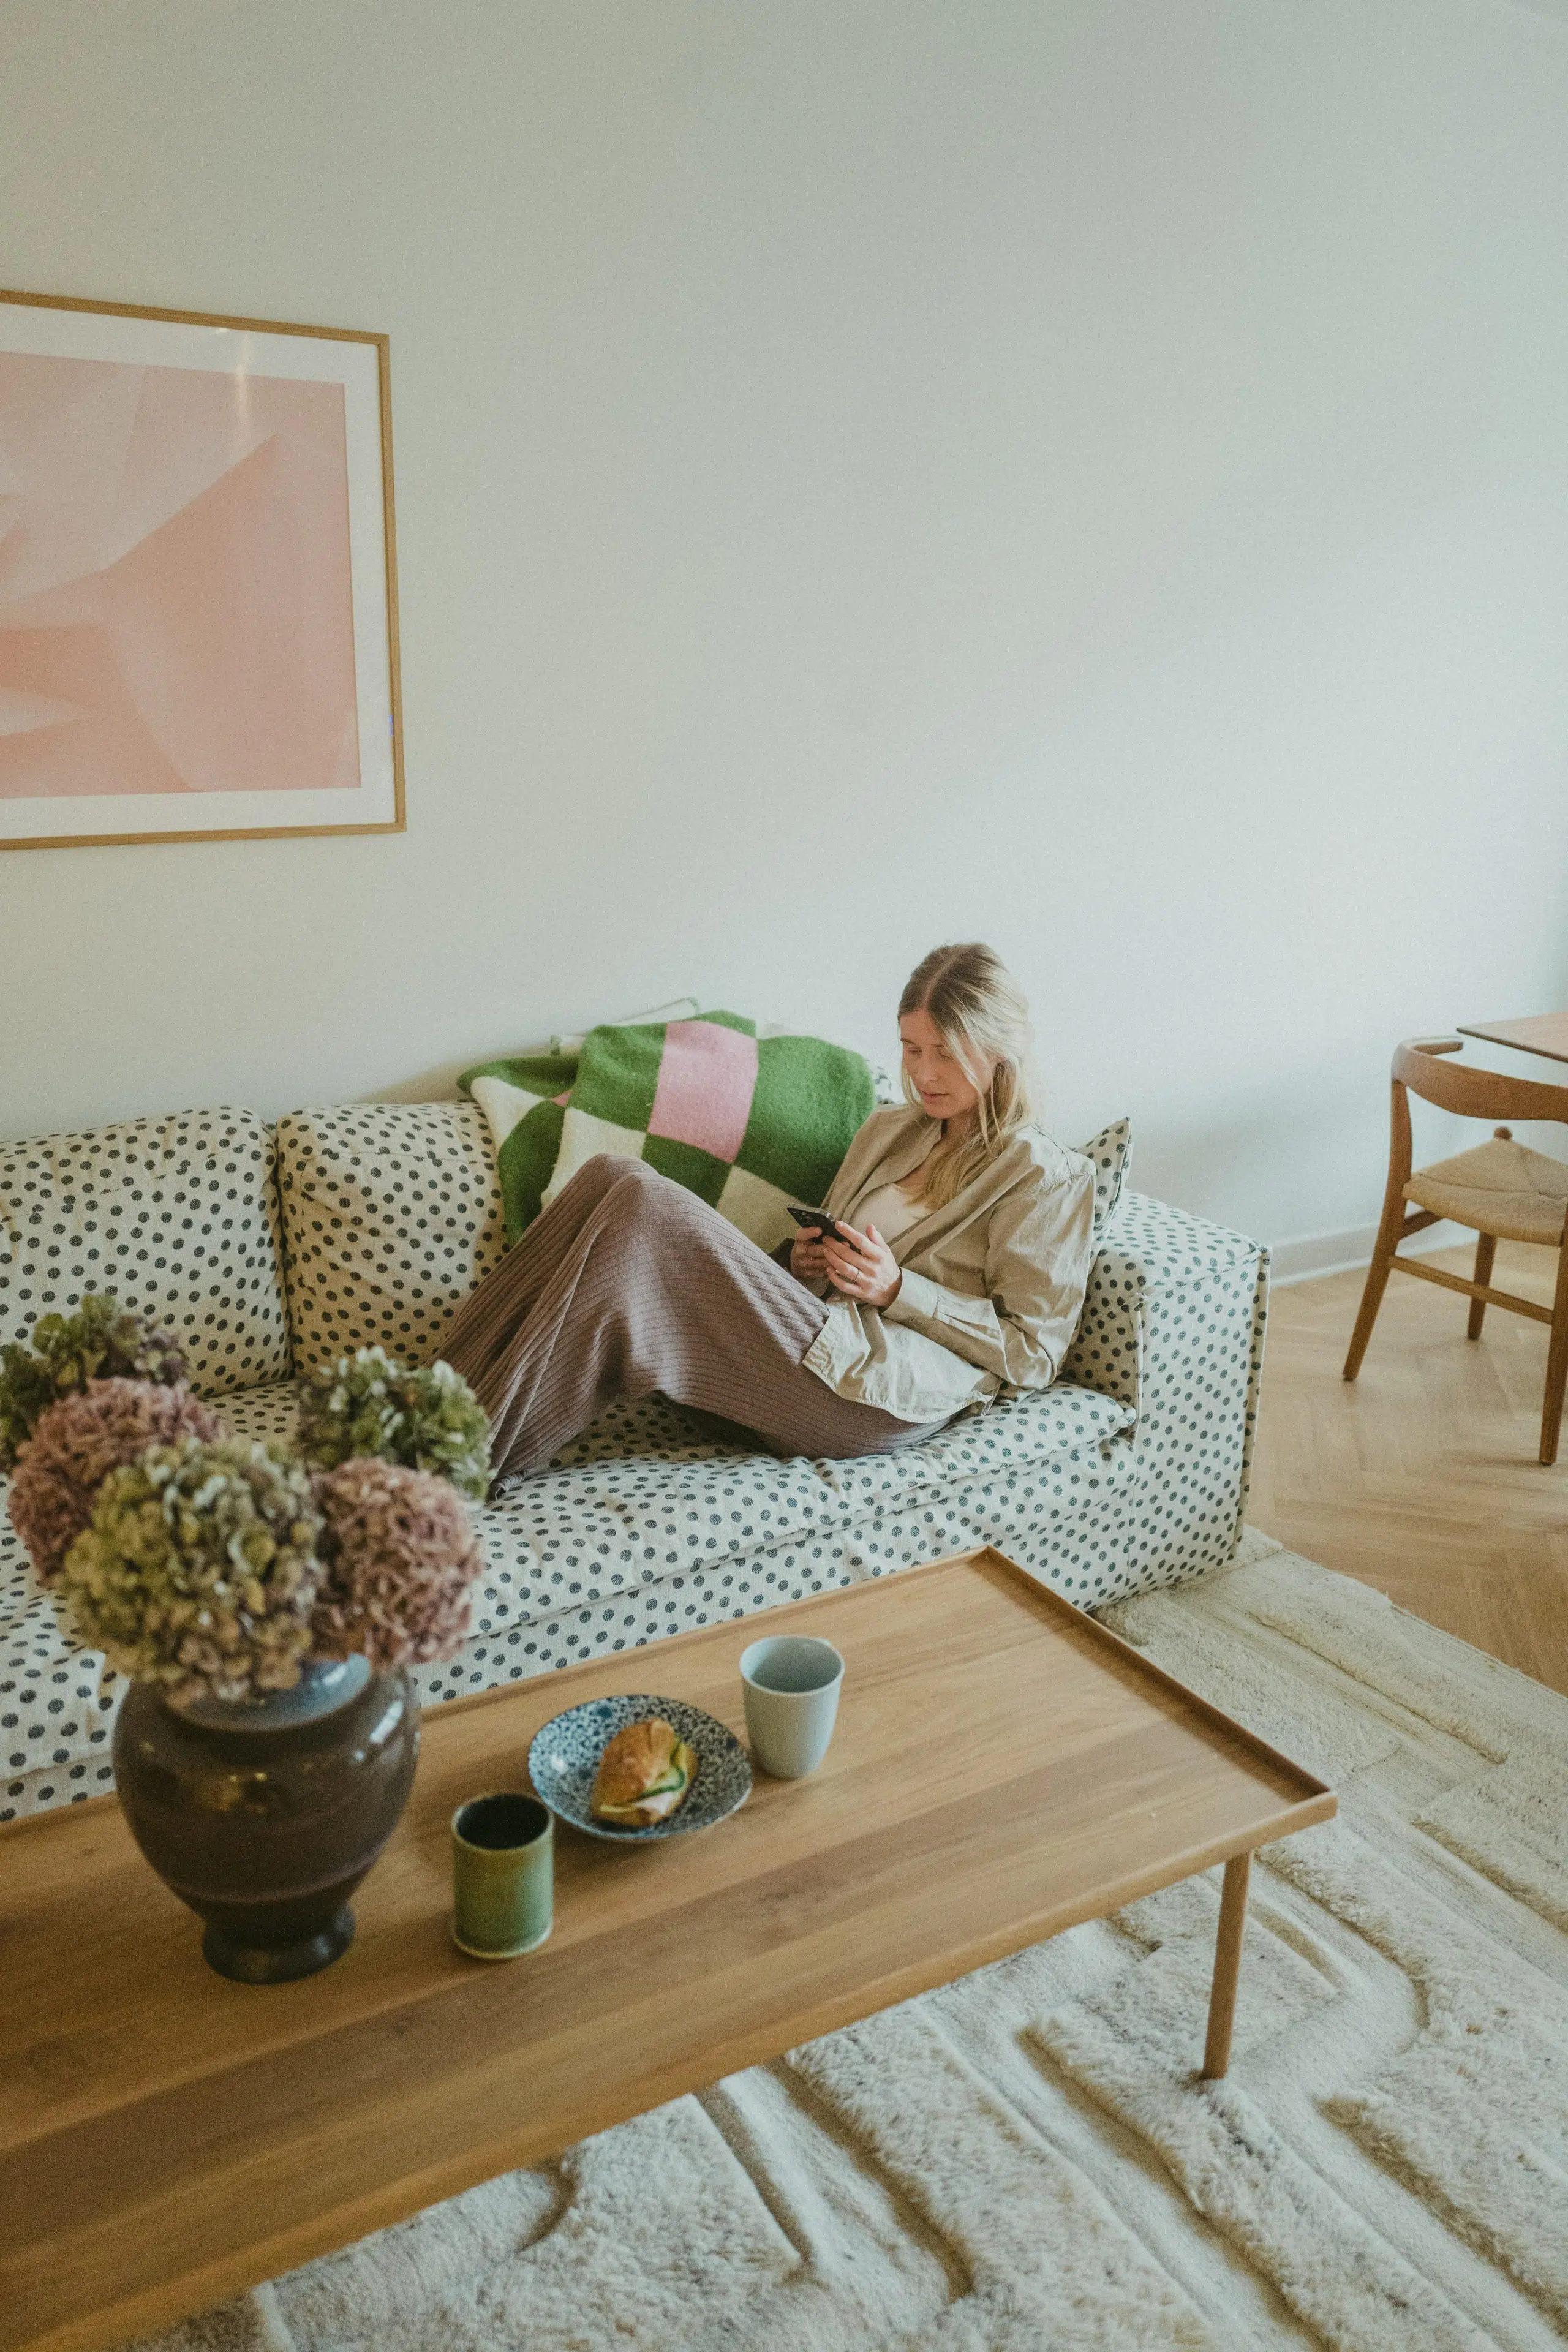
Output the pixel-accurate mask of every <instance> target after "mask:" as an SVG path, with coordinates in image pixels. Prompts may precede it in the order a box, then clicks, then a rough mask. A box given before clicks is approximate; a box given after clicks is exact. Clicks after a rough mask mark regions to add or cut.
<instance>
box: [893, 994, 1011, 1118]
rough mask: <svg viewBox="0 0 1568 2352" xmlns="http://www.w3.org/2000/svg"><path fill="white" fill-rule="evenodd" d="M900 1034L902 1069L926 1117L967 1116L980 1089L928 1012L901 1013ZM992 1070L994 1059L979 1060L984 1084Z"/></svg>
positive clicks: (987, 1083)
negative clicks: (972, 1080) (902, 1054)
mask: <svg viewBox="0 0 1568 2352" xmlns="http://www.w3.org/2000/svg"><path fill="white" fill-rule="evenodd" d="M899 1035H900V1039H901V1040H902V1042H903V1048H904V1069H905V1072H906V1074H907V1075H908V1077H909V1081H910V1085H911V1086H912V1087H914V1089H915V1091H916V1093H917V1094H918V1095H919V1096H920V1098H921V1108H923V1110H924V1111H925V1113H926V1115H927V1117H928V1118H942V1119H947V1118H967V1117H968V1116H969V1115H970V1114H971V1113H972V1112H973V1109H974V1108H975V1106H976V1105H977V1104H978V1102H979V1100H980V1097H981V1093H982V1091H983V1089H982V1088H980V1087H973V1086H971V1085H970V1083H969V1080H968V1079H967V1078H966V1077H965V1076H964V1075H963V1068H962V1067H961V1066H960V1064H959V1063H958V1062H957V1061H956V1060H955V1058H954V1056H953V1055H952V1051H951V1049H950V1048H949V1046H948V1045H947V1041H946V1040H945V1038H944V1037H943V1036H942V1031H941V1030H940V1029H939V1028H938V1027H937V1025H936V1023H935V1022H934V1021H933V1020H932V1019H931V1014H930V1013H903V1014H901V1015H900V1021H899ZM995 1071H996V1064H995V1061H994V1059H993V1060H991V1061H990V1062H984V1063H982V1064H981V1072H982V1076H984V1081H985V1085H986V1087H989V1086H990V1084H991V1081H992V1078H993V1077H994V1075H995Z"/></svg>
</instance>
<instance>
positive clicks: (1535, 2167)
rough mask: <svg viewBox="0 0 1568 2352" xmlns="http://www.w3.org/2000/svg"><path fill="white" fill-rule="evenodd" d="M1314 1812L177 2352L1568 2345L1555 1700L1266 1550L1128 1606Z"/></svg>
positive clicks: (1114, 1612)
mask: <svg viewBox="0 0 1568 2352" xmlns="http://www.w3.org/2000/svg"><path fill="white" fill-rule="evenodd" d="M1107 1616H1108V1621H1109V1622H1110V1623H1112V1624H1114V1625H1115V1627H1116V1628H1117V1630H1118V1632H1119V1633H1122V1634H1124V1635H1125V1636H1126V1637H1127V1638H1128V1639H1129V1640H1131V1641H1132V1642H1135V1643H1138V1644H1139V1646H1140V1647H1142V1648H1144V1649H1146V1650H1148V1651H1149V1652H1150V1654H1152V1656H1154V1657H1156V1658H1157V1659H1158V1660H1159V1661H1160V1663H1161V1664H1163V1665H1165V1666H1167V1667H1169V1668H1170V1669H1171V1671H1172V1672H1173V1673H1174V1674H1176V1675H1179V1676H1180V1677H1181V1678H1182V1680H1183V1681H1184V1682H1187V1683H1189V1684H1191V1685H1193V1686H1194V1688H1196V1689H1198V1690H1200V1691H1203V1692H1205V1694H1206V1695H1207V1696H1209V1697H1211V1698H1213V1699H1214V1700H1215V1701H1216V1702H1217V1703H1218V1704H1219V1705H1220V1706H1223V1707H1225V1708H1226V1709H1227V1710H1228V1711H1229V1712H1231V1713H1232V1714H1235V1715H1237V1716H1239V1717H1242V1718H1243V1719H1244V1720H1245V1721H1247V1723H1248V1724H1250V1725H1251V1726H1252V1727H1253V1728H1254V1729H1255V1730H1257V1731H1258V1732H1259V1733H1261V1734H1262V1736H1263V1737H1264V1738H1267V1739H1268V1740H1270V1741H1272V1742H1274V1743H1275V1744H1276V1745H1277V1746H1279V1747H1280V1748H1284V1749H1286V1750H1287V1751H1288V1752H1289V1754H1290V1755H1292V1756H1294V1757H1296V1758H1298V1759H1300V1761H1301V1762H1302V1763H1303V1764H1305V1765H1307V1766H1308V1767H1309V1768H1310V1769H1311V1770H1312V1771H1314V1772H1318V1773H1321V1774H1322V1775H1323V1776H1324V1777H1325V1778H1327V1779H1329V1780H1331V1781H1333V1783H1334V1784H1335V1785H1336V1787H1337V1788H1338V1789H1339V1790H1340V1793H1341V1802H1342V1813H1341V1817H1340V1819H1339V1820H1338V1821H1336V1822H1330V1823H1327V1824H1325V1825H1324V1826H1323V1827H1322V1828H1321V1829H1316V1830H1309V1831H1307V1832H1305V1833H1304V1834H1302V1835H1301V1836H1300V1837H1297V1838H1292V1839H1289V1840H1287V1841H1285V1842H1284V1843H1281V1844H1279V1845H1278V1846H1276V1847H1274V1848H1272V1849H1270V1850H1268V1852H1266V1853H1264V1854H1263V1855H1262V1856H1261V1857H1260V1863H1261V1867H1260V1868H1259V1869H1258V1870H1257V1871H1255V1872H1254V1874H1253V1895H1252V1903H1251V1909H1250V1916H1249V1919H1248V1925H1247V1948H1246V1957H1245V1960H1244V1964H1243V1969H1242V1983H1241V1997H1240V2002H1239V2007H1238V2012H1237V2034H1236V2054H1235V2058H1234V2060H1233V2063H1232V2068H1231V2073H1230V2074H1229V2077H1228V2078H1227V2080H1226V2082H1224V2083H1221V2084H1201V2083H1200V2082H1198V2081H1197V2079H1196V2078H1195V2073H1194V2069H1195V2064H1196V2061H1197V2057H1198V2054H1199V2052H1200V2050H1201V2045H1202V2038H1203V2025H1204V2016H1205V2000H1206V1994H1207V1986H1208V1975H1209V1967H1210V1960H1211V1956H1212V1952H1213V1948H1214V1937H1215V1920H1216V1917H1217V1913H1218V1873H1217V1872H1215V1874H1213V1875H1212V1876H1211V1877H1209V1878H1204V1879H1198V1880H1195V1881H1190V1882H1188V1883H1187V1884H1186V1885H1182V1886H1178V1887H1174V1888H1173V1889H1171V1890H1169V1891H1168V1892H1167V1893H1165V1894H1163V1895H1155V1896H1152V1897H1151V1898H1150V1899H1149V1900H1148V1901H1146V1902H1143V1903H1139V1904H1136V1905H1134V1906H1132V1907H1131V1909H1130V1910H1127V1911H1123V1912H1121V1913H1120V1914H1119V1915H1118V1916H1116V1917H1115V1918H1113V1919H1110V1920H1108V1921H1105V1922H1102V1923H1097V1924H1094V1925H1091V1926H1089V1927H1079V1928H1076V1929H1074V1930H1073V1931H1072V1932H1071V1933H1070V1934H1068V1935H1066V1936H1063V1937H1059V1938H1058V1940H1057V1941H1056V1942H1054V1943H1050V1944H1044V1945H1040V1946H1038V1947H1037V1948H1035V1949H1034V1950H1031V1951H1027V1952H1024V1953H1021V1954H1019V1955H1018V1956H1017V1957H1016V1958H1014V1959H1012V1960H1008V1961H1004V1962H1001V1963H1000V1964H999V1965H997V1966H996V1967H994V1968H990V1969H984V1970H982V1971H981V1972H980V1973H978V1974H977V1975H974V1976H972V1977H967V1978H964V1979H962V1980H961V1981H959V1982H958V1983H956V1984H952V1985H949V1986H947V1987H945V1988H944V1989H943V1990H941V1991H940V1992H935V1993H931V1994H927V1995H926V1996H925V1997H924V1998H923V1999H921V2000H915V2001H911V2002H910V2003H908V2004H907V2005H906V2006H905V2007H903V2008H901V2009H898V2010H894V2011H889V2013H888V2014H886V2015H884V2016H881V2017H877V2018H873V2019H871V2020H870V2021H868V2023H866V2024H864V2025H861V2026H857V2027H855V2028H853V2029H851V2030H850V2031H848V2032H843V2033H836V2034H834V2035H832V2036H831V2037H830V2038H828V2039H827V2040H826V2041H823V2042H814V2043H812V2044H811V2045H810V2046H809V2047H807V2048H805V2049H803V2050H797V2051H795V2053H793V2055H792V2056H791V2057H790V2058H789V2059H787V2060H786V2061H784V2062H783V2063H780V2064H778V2065H776V2066H773V2067H770V2068H766V2069H758V2070H756V2071H754V2072H752V2073H750V2074H740V2075H736V2076H734V2077H733V2078H731V2080H730V2081H728V2082H724V2083H721V2084H718V2085H717V2086H716V2088H714V2089H713V2090H711V2091H710V2092H708V2093H707V2094H706V2095H704V2096H703V2097H701V2098H689V2099H681V2100H678V2101H677V2102H676V2103H675V2104H674V2105H671V2106H668V2107H665V2108H662V2109H660V2110H659V2111H658V2113H657V2114H654V2115H650V2116H644V2117H643V2118H642V2119H641V2120H640V2121H637V2122H636V2123H631V2124H626V2125H623V2126H621V2127H620V2128H619V2129H618V2130H616V2131H611V2132H606V2133H605V2134H604V2135H603V2136H602V2137H600V2138H598V2139H594V2140H588V2141H585V2142H584V2144H583V2145H582V2146H581V2147H575V2148H573V2149H571V2150H569V2151H568V2153H567V2154H566V2155H565V2156H563V2158H561V2159H560V2161H559V2162H558V2163H555V2164H551V2165H546V2166H543V2167H542V2168H539V2169H538V2170H536V2171H531V2172H519V2173H513V2174H511V2175H510V2176H508V2177H506V2178H504V2179H499V2180H494V2181H491V2182H489V2184H488V2185H487V2186H486V2187H484V2188H481V2189H474V2190H471V2191H470V2192H469V2193H468V2195H466V2196H463V2197H459V2198H457V2199H455V2200H452V2201H451V2202H450V2203H449V2204H446V2205H441V2206H437V2207H435V2208H434V2209H432V2210H430V2211H428V2212H426V2213H422V2214H419V2215H418V2216H417V2217H416V2219H415V2220H413V2221H408V2222H405V2223H404V2224H403V2225H402V2226H401V2227H399V2228H397V2229H394V2230H389V2231H384V2232H383V2233H382V2234H381V2235H379V2236H377V2237H374V2238H370V2239H367V2240H365V2241H364V2242H363V2243H362V2244H360V2245H357V2246H353V2247H351V2248H350V2249H349V2250H348V2251H347V2252H344V2253H342V2254H339V2255H336V2256H333V2257H331V2258H330V2259H328V2260H325V2261H321V2262H318V2263H311V2264H310V2265H309V2267H307V2268H306V2269H304V2270H300V2271H297V2272H295V2273H293V2274H292V2275H291V2276H289V2277H288V2278H283V2279H279V2280H278V2281H277V2282H276V2283H275V2284H273V2285H271V2286H268V2287H265V2288H263V2289H261V2290H260V2291H259V2292H258V2294H254V2295H250V2296H247V2297H245V2298H243V2299H242V2300H240V2301H239V2302H237V2303H235V2304H232V2305H226V2306H224V2307H223V2308H222V2309H221V2310H217V2311H214V2312H210V2313H208V2314H206V2315H205V2317H204V2318H202V2319H201V2320H199V2321H195V2322H193V2323H191V2324H189V2325H187V2326H184V2327H182V2328H177V2329H175V2330H174V2331H173V2332H171V2333H169V2334H166V2335H163V2336H159V2337H158V2338H157V2339H155V2340H156V2346H157V2352H612V2347H614V2352H718V2348H719V2347H736V2352H847V2347H853V2352H894V2347H900V2352H906V2348H907V2352H914V2347H921V2352H1142V2347H1169V2346H1181V2347H1226V2352H1230V2348H1231V2347H1237V2352H1241V2347H1245V2352H1255V2347H1256V2352H1268V2347H1286V2346H1292V2347H1295V2346H1312V2345H1331V2346H1334V2347H1342V2352H1486V2347H1505V2352H1542V2347H1547V2346H1552V2345H1561V2344H1562V2343H1563V2341H1564V2338H1565V2337H1568V1700H1564V1699H1562V1698H1559V1697H1558V1696H1555V1695H1554V1694H1553V1693H1552V1692H1551V1691H1548V1690H1546V1689H1544V1688H1543V1687H1542V1685H1539V1684H1536V1683H1532V1682H1531V1681H1529V1680H1527V1679H1526V1678H1525V1677H1524V1676H1522V1675H1518V1674H1515V1673H1513V1672H1512V1671H1511V1670H1510V1668H1508V1667H1506V1666H1501V1665H1499V1664H1495V1663H1494V1661H1493V1660H1491V1659H1489V1658H1486V1657H1483V1656H1482V1655H1481V1654H1480V1653H1479V1651H1476V1650H1472V1649H1469V1648H1468V1647H1467V1646H1466V1645H1465V1644H1464V1643H1460V1642H1457V1641H1454V1640H1452V1639H1450V1638H1449V1637H1448V1636H1447V1635H1446V1634H1443V1633H1436V1632H1434V1631H1433V1630H1432V1629H1431V1628H1430V1627H1428V1626H1426V1625H1425V1624H1422V1623H1421V1622H1418V1621H1417V1620H1416V1619H1415V1618H1412V1617H1407V1616H1405V1615H1402V1614H1401V1613H1400V1612H1398V1611H1397V1610H1395V1609H1394V1608H1392V1607H1391V1606H1390V1605H1389V1603H1388V1602H1387V1601H1385V1600H1384V1599H1383V1598H1382V1597H1381V1596H1380V1595H1378V1594H1376V1593H1374V1592H1372V1591H1367V1590H1365V1589H1364V1588H1363V1587H1362V1586H1360V1585H1358V1584H1354V1583H1352V1582H1349V1581H1347V1580H1345V1579H1343V1578H1341V1577H1337V1576H1332V1575H1331V1574H1330V1573H1329V1572H1328V1571H1327V1570H1325V1569H1321V1568H1319V1567H1316V1566H1314V1565H1313V1563H1312V1562H1311V1561H1310V1560H1305V1559H1299V1558H1297V1557H1296V1556H1295V1555H1294V1554H1292V1553H1289V1552H1283V1551H1281V1550H1280V1549H1279V1547H1278V1546H1276V1545H1272V1544H1270V1543H1269V1542H1268V1538H1264V1537H1260V1536H1258V1535H1256V1534H1252V1535H1249V1536H1248V1538H1247V1541H1246V1543H1245V1544H1244V1546H1243V1549H1242V1550H1241V1552H1240V1554H1239V1555H1238V1558H1237V1562H1236V1564H1235V1565H1234V1566H1233V1567H1232V1568H1231V1569H1229V1570H1226V1571H1224V1572H1222V1573H1220V1574H1218V1575H1215V1576H1210V1577H1208V1578H1206V1579H1205V1580H1203V1581H1202V1582H1201V1583H1197V1584H1189V1585H1186V1586H1184V1587H1182V1588H1180V1589H1178V1590H1177V1591H1172V1592H1163V1593H1158V1594H1153V1595H1148V1596H1144V1597H1142V1598H1140V1599H1137V1600H1134V1601H1125V1602H1122V1603H1121V1604H1120V1605H1119V1606H1118V1607H1116V1608H1113V1609H1111V1610H1110V1611H1109V1612H1107Z"/></svg>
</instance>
